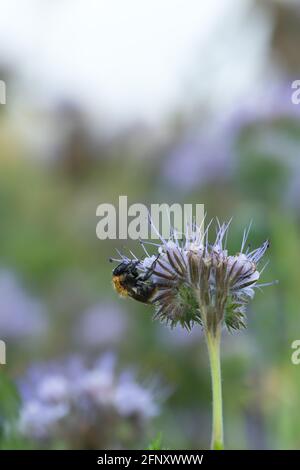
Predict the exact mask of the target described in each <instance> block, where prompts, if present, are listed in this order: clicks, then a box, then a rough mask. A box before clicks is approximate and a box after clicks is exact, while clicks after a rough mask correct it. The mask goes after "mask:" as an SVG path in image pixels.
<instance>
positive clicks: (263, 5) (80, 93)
mask: <svg viewBox="0 0 300 470" xmlns="http://www.w3.org/2000/svg"><path fill="white" fill-rule="evenodd" d="M299 50H300V8H299V3H298V2H297V1H296V0H295V1H294V2H293V1H286V0H285V1H283V0H282V1H279V0H278V1H275V0H269V1H268V0H265V1H262V0H261V1H259V0H257V1H254V0H244V1H241V0H224V1H223V2H219V1H217V0H211V1H210V2H206V3H204V2H199V1H197V0H187V1H185V2H183V1H181V0H164V1H163V2H161V1H158V0H152V1H151V2H150V1H147V0H145V1H144V2H140V1H138V0H126V1H122V2H121V1H117V0H111V1H110V2H105V1H102V0H101V1H99V0H88V1H86V0H85V1H83V0H72V1H71V0H60V1H59V2H58V1H53V0H52V1H50V0H23V1H22V2H18V1H17V0H10V1H6V2H5V1H4V2H1V15H0V79H1V80H4V81H5V83H6V104H5V105H4V104H2V105H0V227H1V229H0V339H1V340H4V341H5V342H6V348H7V350H6V360H7V364H6V365H1V366H0V448H2V449H12V448H22V449H23V448H26V449H30V448H33V449H37V448H46V449H48V448H50V449H55V448H70V449H77V448H80V449H82V448H84V449H101V448H106V449H113V448H128V449H131V448H147V447H148V446H149V445H152V446H153V447H159V446H162V447H163V448H168V449H179V448H180V449H199V448H208V447H209V441H210V426H211V422H210V419H211V418H210V415H211V397H210V376H209V369H208V360H207V355H206V350H205V344H204V341H203V338H202V335H201V330H200V328H199V327H198V328H197V327H195V328H194V329H193V330H192V331H191V332H190V333H187V332H185V331H183V330H181V329H175V330H173V331H170V330H169V329H168V328H167V327H166V326H164V325H161V324H159V323H157V322H153V321H152V320H151V314H152V312H151V309H150V308H148V307H146V306H144V305H142V304H141V305H139V304H138V303H136V302H132V301H130V300H128V301H127V300H125V301H124V300H122V299H119V298H118V297H117V295H116V294H115V292H114V291H113V289H112V287H111V269H112V266H111V265H110V264H109V263H108V257H109V256H110V255H114V250H115V247H117V248H119V249H122V242H121V241H120V242H119V241H100V240H98V239H97V238H96V232H95V230H96V224H97V218H96V207H97V206H98V205H99V204H101V203H103V202H109V203H113V204H117V203H118V197H119V195H122V194H124V195H128V203H129V204H131V203H135V202H144V203H146V204H150V203H155V202H167V203H172V202H179V203H204V204H205V207H206V211H207V213H208V218H212V217H219V218H220V220H228V219H230V218H231V217H233V222H232V226H231V230H230V237H229V247H230V249H231V250H233V252H236V251H237V250H238V249H239V247H240V242H241V236H242V232H243V229H244V227H245V226H247V225H248V224H249V221H250V220H253V229H252V231H251V233H250V237H249V239H250V242H251V245H253V247H256V246H258V245H259V244H261V242H262V241H263V240H265V239H266V238H267V237H268V238H270V240H271V248H270V250H269V253H268V256H269V259H270V264H269V266H268V267H267V269H266V270H265V271H264V275H263V277H264V280H265V281H266V282H267V281H272V280H274V279H279V281H280V283H279V285H278V286H273V287H268V288H265V289H264V290H263V292H259V291H258V292H257V294H256V297H255V299H254V301H253V303H252V304H251V306H250V309H249V312H248V329H247V330H245V331H244V332H241V333H237V334H228V333H225V332H224V339H223V355H222V366H223V388H224V419H225V438H226V442H225V444H226V446H227V448H231V449H299V448H300V428H299V422H300V393H299V392H300V366H299V368H298V367H297V366H295V365H292V363H291V354H292V349H291V343H292V341H294V340H295V339H300V320H299V318H300V311H299V300H300V299H299V282H300V243H299V242H300V156H299V152H300V105H298V106H297V105H295V104H292V101H291V95H292V90H291V84H292V82H293V80H296V79H300V54H299ZM212 236H213V231H212ZM127 245H128V247H129V248H131V249H133V250H134V252H135V253H136V254H137V255H139V254H141V252H140V251H139V250H140V247H138V246H137V244H135V243H132V242H130V241H129V242H128V243H127ZM151 442H152V444H150V443H151Z"/></svg>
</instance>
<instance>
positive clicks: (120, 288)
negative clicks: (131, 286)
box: [112, 276, 128, 297]
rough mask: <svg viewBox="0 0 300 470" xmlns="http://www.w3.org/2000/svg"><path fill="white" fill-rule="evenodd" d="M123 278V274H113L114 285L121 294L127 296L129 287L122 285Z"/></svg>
mask: <svg viewBox="0 0 300 470" xmlns="http://www.w3.org/2000/svg"><path fill="white" fill-rule="evenodd" d="M122 279H123V276H113V278H112V282H113V286H114V288H115V289H116V291H117V292H118V294H119V295H121V296H122V297H127V296H128V292H127V289H126V288H125V287H123V285H122Z"/></svg>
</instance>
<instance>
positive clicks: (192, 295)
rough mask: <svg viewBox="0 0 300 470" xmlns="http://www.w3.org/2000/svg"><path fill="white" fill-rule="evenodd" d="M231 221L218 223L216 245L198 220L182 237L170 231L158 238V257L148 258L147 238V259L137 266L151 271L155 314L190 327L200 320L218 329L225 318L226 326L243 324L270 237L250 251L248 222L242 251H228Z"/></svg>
mask: <svg viewBox="0 0 300 470" xmlns="http://www.w3.org/2000/svg"><path fill="white" fill-rule="evenodd" d="M209 225H210V224H209ZM229 225H230V222H229V223H227V224H222V225H220V224H219V223H218V225H217V235H216V239H215V241H214V243H212V244H211V243H209V241H208V229H209V227H208V228H207V229H206V231H205V232H204V233H203V231H202V230H201V227H198V226H196V225H195V224H194V225H193V226H192V227H188V228H187V230H186V233H185V234H184V236H183V238H182V239H179V237H178V234H177V233H176V231H174V230H172V234H171V237H170V239H169V240H164V239H163V238H162V237H160V240H161V243H160V244H157V250H158V255H154V256H149V254H148V252H147V250H146V249H145V246H144V245H145V243H147V242H141V243H142V246H143V248H144V250H145V253H146V257H145V258H144V259H143V260H140V262H139V264H138V265H137V268H138V269H139V270H140V271H141V272H142V273H144V274H145V273H147V272H149V269H152V274H151V276H149V281H148V282H150V283H151V285H152V286H153V287H155V289H154V293H153V296H152V298H151V303H152V304H153V305H154V307H155V310H156V313H155V317H156V318H159V319H160V320H162V321H165V322H166V323H168V324H170V325H171V326H175V325H177V324H181V325H182V326H184V327H186V328H188V329H190V328H191V326H192V325H193V324H194V323H200V324H201V325H202V326H203V327H204V328H205V329H207V330H210V331H216V329H217V326H219V325H220V324H222V323H223V322H224V323H225V324H226V326H227V327H228V329H239V328H241V327H244V326H245V323H244V315H245V308H246V305H247V304H248V302H249V301H250V300H251V299H252V298H253V296H254V292H255V288H257V287H258V286H259V284H258V280H259V278H260V274H261V271H260V269H259V261H260V260H261V258H262V257H263V255H264V254H265V252H266V250H267V248H268V247H269V241H265V242H264V243H263V244H262V245H261V246H260V247H259V248H257V249H255V250H253V251H251V252H250V251H249V248H246V242H247V238H248V235H249V230H250V226H249V228H248V229H247V230H245V231H244V236H243V241H242V246H241V249H240V252H238V253H236V254H235V255H229V254H228V251H227V249H226V238H227V234H228V228H229Z"/></svg>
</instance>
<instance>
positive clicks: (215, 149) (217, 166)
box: [162, 80, 300, 191]
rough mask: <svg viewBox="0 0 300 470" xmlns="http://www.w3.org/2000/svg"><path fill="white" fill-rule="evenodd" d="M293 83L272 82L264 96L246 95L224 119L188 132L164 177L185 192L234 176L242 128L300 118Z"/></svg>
mask: <svg viewBox="0 0 300 470" xmlns="http://www.w3.org/2000/svg"><path fill="white" fill-rule="evenodd" d="M291 83H292V80H291V81H286V82H285V83H281V84H276V85H275V86H271V85H270V86H268V87H267V88H265V89H264V90H263V92H262V93H261V95H259V94H258V95H257V96H251V97H250V98H248V99H247V98H246V99H245V100H243V102H242V104H239V105H238V107H236V108H235V109H232V110H231V111H229V112H228V113H227V114H225V115H223V116H221V118H218V119H215V120H214V121H211V122H210V123H209V124H205V126H202V127H201V126H199V132H198V133H195V132H192V133H190V135H187V136H186V138H184V139H183V140H182V142H181V143H180V144H179V145H178V146H177V147H176V148H175V149H174V150H173V152H171V154H170V155H169V157H168V158H167V160H166V162H165V165H164V166H163V169H162V174H163V177H164V178H165V179H166V180H167V181H168V182H169V183H170V184H172V185H174V186H176V188H177V189H180V190H182V191H189V190H191V189H193V188H198V189H199V188H201V187H202V186H204V185H206V184H212V183H214V182H218V181H225V182H226V181H228V179H230V178H231V176H232V175H233V171H234V164H235V155H236V142H237V140H238V137H239V135H240V133H241V132H242V130H243V129H245V128H246V127H248V126H251V125H253V124H255V123H258V124H260V123H262V122H270V123H272V121H274V120H278V119H281V118H291V119H299V117H300V106H299V105H298V106H297V105H295V104H293V103H292V100H291V96H292V92H293V90H292V88H291ZM283 144H284V143H283V142H281V147H282V146H283ZM273 148H274V146H273ZM275 148H277V147H275ZM283 156H285V155H284V153H283Z"/></svg>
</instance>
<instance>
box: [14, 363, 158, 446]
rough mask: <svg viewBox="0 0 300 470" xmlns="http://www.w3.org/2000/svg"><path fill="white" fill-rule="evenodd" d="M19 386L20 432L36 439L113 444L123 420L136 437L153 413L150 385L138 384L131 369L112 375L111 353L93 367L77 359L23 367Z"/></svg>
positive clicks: (75, 443)
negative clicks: (20, 398) (24, 372)
mask: <svg viewBox="0 0 300 470" xmlns="http://www.w3.org/2000/svg"><path fill="white" fill-rule="evenodd" d="M76 362H77V363H78V365H79V367H78V369H77V373H76V370H75V369H74V365H75V364H76ZM19 388H20V392H21V397H22V399H23V404H22V407H21V413H20V430H21V432H22V433H23V434H24V435H25V436H27V437H29V438H33V439H36V440H38V441H44V440H48V441H50V442H53V441H55V440H57V439H61V440H62V442H64V443H65V444H67V445H68V446H69V447H70V448H73V447H76V448H77V447H78V445H79V446H82V447H83V448H99V447H101V446H103V447H104V446H106V447H107V446H112V447H113V446H115V445H118V444H120V442H119V441H118V442H117V440H118V439H119V436H118V431H119V429H120V427H121V426H122V424H124V423H127V427H128V429H129V435H131V436H133V435H134V436H135V439H137V437H138V436H139V434H141V435H142V431H143V429H144V426H145V424H146V423H147V422H148V421H149V420H150V419H151V418H152V417H154V416H155V415H157V414H158V412H159V407H158V403H157V401H156V399H155V397H154V393H153V389H152V388H150V387H145V386H143V385H141V384H139V383H138V382H137V381H136V378H135V376H134V375H133V374H132V373H129V372H127V371H125V372H123V373H122V374H118V373H117V372H116V367H115V357H114V355H112V354H106V355H104V356H103V357H102V358H101V360H99V361H98V362H97V363H96V364H95V365H94V366H93V367H87V366H85V365H84V364H83V362H80V360H78V358H72V359H71V360H69V361H62V362H56V363H55V362H51V363H46V364H39V365H37V366H35V367H32V368H31V369H29V371H28V373H27V374H26V376H25V377H24V378H23V379H22V381H21V382H20V384H19ZM120 439H121V437H120Z"/></svg>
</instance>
